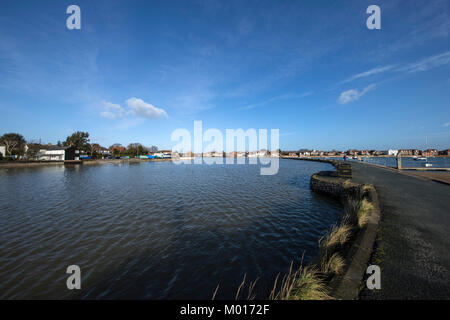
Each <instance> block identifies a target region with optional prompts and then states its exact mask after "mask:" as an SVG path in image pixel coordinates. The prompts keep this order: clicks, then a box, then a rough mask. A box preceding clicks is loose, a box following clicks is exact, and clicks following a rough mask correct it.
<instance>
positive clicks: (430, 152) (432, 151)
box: [422, 149, 438, 157]
mask: <svg viewBox="0 0 450 320" xmlns="http://www.w3.org/2000/svg"><path fill="white" fill-rule="evenodd" d="M422 155H423V156H424V157H434V156H437V155H438V151H437V150H436V149H427V150H424V151H423V152H422Z"/></svg>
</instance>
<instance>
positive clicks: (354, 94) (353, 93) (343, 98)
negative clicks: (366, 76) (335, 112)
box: [338, 84, 376, 104]
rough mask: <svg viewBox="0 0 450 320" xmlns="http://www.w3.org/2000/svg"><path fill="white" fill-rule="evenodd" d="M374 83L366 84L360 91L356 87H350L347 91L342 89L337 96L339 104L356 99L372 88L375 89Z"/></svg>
mask: <svg viewBox="0 0 450 320" xmlns="http://www.w3.org/2000/svg"><path fill="white" fill-rule="evenodd" d="M375 86H376V85H375V84H371V85H368V86H367V87H365V88H364V89H363V90H362V91H358V90H357V89H350V90H347V91H344V92H342V93H341V95H340V96H339V98H338V102H339V103H340V104H347V103H350V102H353V101H356V100H358V99H359V98H361V97H362V96H363V95H365V94H366V93H367V92H369V91H370V90H372V89H375Z"/></svg>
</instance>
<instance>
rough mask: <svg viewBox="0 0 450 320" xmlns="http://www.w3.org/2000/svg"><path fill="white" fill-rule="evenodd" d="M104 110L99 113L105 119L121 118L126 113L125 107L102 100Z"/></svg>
mask: <svg viewBox="0 0 450 320" xmlns="http://www.w3.org/2000/svg"><path fill="white" fill-rule="evenodd" d="M102 104H103V105H104V106H105V110H104V111H102V112H101V113H100V115H101V116H102V117H104V118H107V119H117V118H123V117H124V116H125V115H126V112H125V109H124V108H122V106H121V105H119V104H114V103H111V102H108V101H102Z"/></svg>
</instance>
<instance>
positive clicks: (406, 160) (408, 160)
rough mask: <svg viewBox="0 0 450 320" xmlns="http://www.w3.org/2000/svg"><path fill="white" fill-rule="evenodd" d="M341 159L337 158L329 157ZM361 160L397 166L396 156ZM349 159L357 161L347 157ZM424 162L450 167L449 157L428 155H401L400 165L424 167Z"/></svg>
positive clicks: (404, 166) (435, 166) (433, 166)
mask: <svg viewBox="0 0 450 320" xmlns="http://www.w3.org/2000/svg"><path fill="white" fill-rule="evenodd" d="M330 159H337V160H342V157H339V158H337V157H336V158H330ZM361 159H362V161H363V162H367V163H374V164H379V165H383V166H387V167H394V168H396V167H397V158H396V157H362V158H361ZM348 160H349V161H358V160H353V159H349V158H348ZM425 163H429V164H431V165H432V166H431V168H450V158H449V157H429V158H427V161H423V160H414V158H412V157H402V167H403V168H425Z"/></svg>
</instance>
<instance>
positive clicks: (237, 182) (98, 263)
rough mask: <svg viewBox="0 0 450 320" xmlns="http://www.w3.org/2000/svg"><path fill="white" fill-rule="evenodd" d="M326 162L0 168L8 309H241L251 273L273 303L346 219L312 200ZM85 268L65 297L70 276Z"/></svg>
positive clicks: (2, 293) (2, 281)
mask: <svg viewBox="0 0 450 320" xmlns="http://www.w3.org/2000/svg"><path fill="white" fill-rule="evenodd" d="M330 169H332V166H331V165H329V164H326V163H318V162H308V161H291V160H284V159H281V160H280V169H279V172H278V174H276V175H273V176H262V175H260V174H259V166H258V165H251V164H244V165H236V164H235V165H220V164H215V165H205V164H203V165H194V164H190V165H189V164H179V165H177V164H173V163H171V162H142V163H137V164H127V163H125V164H120V165H119V164H107V165H101V166H82V165H74V166H49V167H38V168H17V169H0V221H1V224H0V266H1V268H0V298H1V299H32V298H45V299H64V298H67V299H72V298H74V299H78V298H90V299H111V298H119V299H120V298H125V299H128V298H134V299H210V298H211V296H212V294H213V292H214V290H215V288H216V286H217V285H218V284H219V290H218V293H217V298H218V299H221V298H228V299H233V298H234V294H235V292H236V289H237V287H238V286H239V284H240V282H241V281H242V278H243V276H244V274H245V275H246V279H247V280H256V279H257V278H258V279H259V280H258V282H257V286H256V292H257V294H258V297H260V298H266V297H267V296H268V294H269V292H270V289H271V286H272V284H273V281H274V279H275V277H276V275H277V274H278V273H279V272H281V273H283V272H287V271H288V268H289V264H290V263H291V261H293V262H294V264H295V265H297V266H298V265H299V263H300V262H301V259H302V256H303V262H304V263H307V262H308V261H310V259H311V258H312V257H314V256H315V255H316V254H317V242H318V239H319V238H320V237H321V236H322V235H324V234H325V233H326V232H327V230H328V229H329V228H330V227H331V225H333V224H334V223H336V222H337V221H339V220H340V217H341V207H340V204H339V203H338V202H335V201H333V200H330V199H329V198H327V197H322V196H320V195H317V194H314V193H312V192H311V190H310V188H309V179H310V176H311V175H312V174H313V173H315V172H317V171H321V170H330ZM69 265H78V266H79V267H80V268H81V279H82V280H81V286H82V288H81V290H68V289H67V287H66V279H67V277H68V276H69V275H68V274H66V268H67V267H68V266H69Z"/></svg>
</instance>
